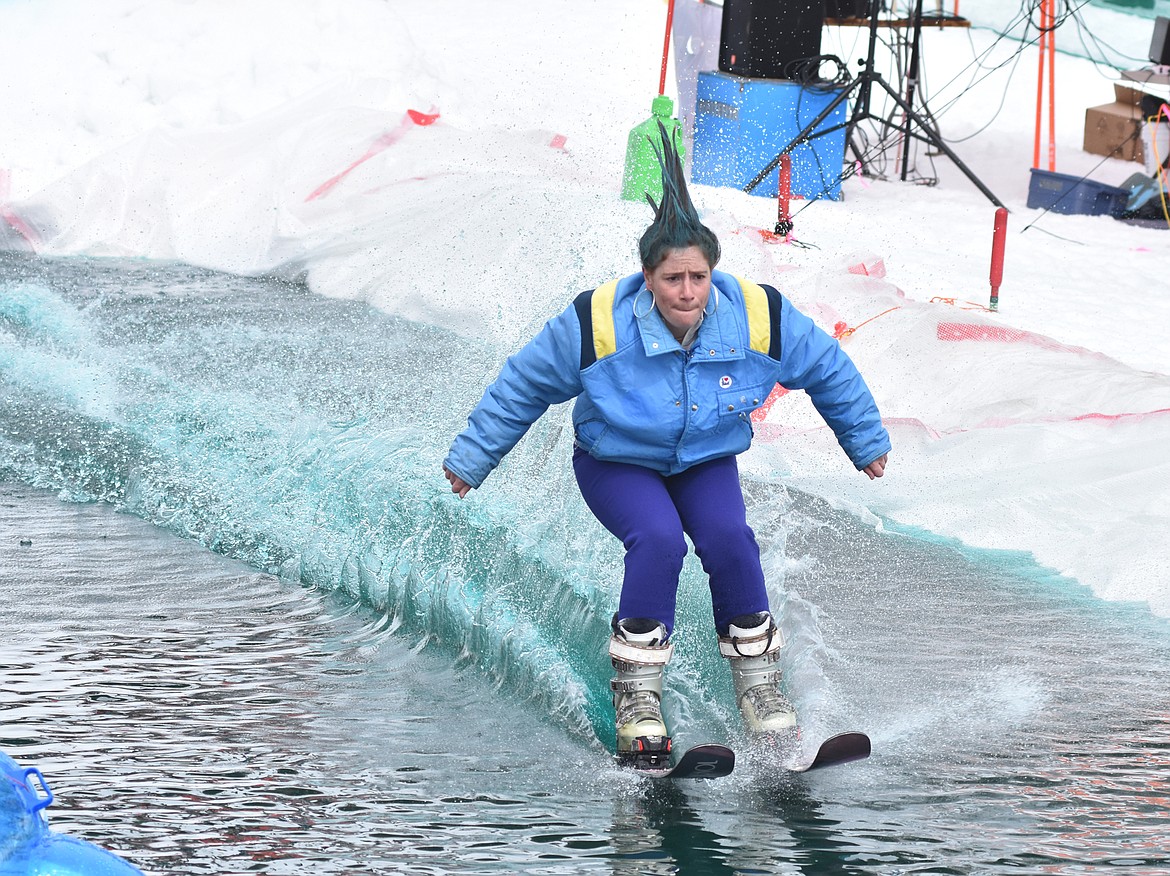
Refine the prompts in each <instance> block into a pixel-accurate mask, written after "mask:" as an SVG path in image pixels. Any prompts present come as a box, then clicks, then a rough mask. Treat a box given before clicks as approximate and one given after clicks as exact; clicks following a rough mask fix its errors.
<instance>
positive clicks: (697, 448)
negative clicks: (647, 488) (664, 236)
mask: <svg viewBox="0 0 1170 876" xmlns="http://www.w3.org/2000/svg"><path fill="white" fill-rule="evenodd" d="M711 281H712V286H713V288H712V290H711V299H710V300H709V301H708V305H707V317H706V318H705V319H704V321H703V323H702V325H701V326H700V328H699V333H698V337H697V339H696V342H695V344H694V346H693V347H692V348H691V349H690V350H689V351H687V350H684V349H683V348H682V347H681V346H680V345H679V343H678V341H676V340H675V339H674V337H673V335H671V333H670V330H669V329H668V328H667V326H666V323H665V322H663V320H662V317H661V316H659V314H658V311H657V310H653V309H650V307H649V305H650V296H649V293H648V292H645V291H643V290H644V289H645V283H644V281H643V278H642V274H641V273H637V274H631V275H630V276H628V277H625V278H624V279H621V280H616V281H612V282H610V283H607V284H605V285H604V286H599V287H598V288H597V289H594V290H592V291H590V292H585V293H583V294H582V295H580V296H578V297H577V299H576V300H575V301H574V302H573V304H571V305H570V306H569V307H568V308H566V309H565V311H564V312H563V313H561V314H560V315H559V316H556V317H554V318H553V319H551V320H549V321H548V323H546V324H545V326H544V328H543V329H542V330H541V332H540V334H538V335H537V336H536V337H535V338H534V339H533V340H532V341H530V342H529V343H528V344H527V345H526V346H525V347H524V348H523V349H521V350H520V351H519V352H517V353H516V354H515V355H513V356H511V357H510V358H509V359H508V361H507V362H506V363H505V364H504V367H503V369H502V370H501V372H500V375H499V377H498V378H496V380H495V382H494V383H492V385H491V386H489V387H488V388H487V391H486V392H485V393H484V396H483V399H482V400H481V401H480V403H479V404H478V405H477V406H476V407H475V410H473V411H472V412H471V415H470V417H469V418H468V426H467V429H465V430H464V431H463V432H462V433H460V435H459V436H458V437H457V438H456V439H455V442H454V443H453V444H452V445H451V451H450V453H449V454H448V456H447V459H446V461H445V462H444V465H445V466H446V467H447V469H448V470H450V471H451V472H452V473H453V474H456V475H458V476H459V477H460V478H462V479H463V480H464V481H466V482H467V483H468V484H471V485H472V486H473V487H478V486H479V485H480V484H482V483H483V481H484V478H486V477H487V476H488V474H489V473H490V472H491V471H492V469H493V468H495V467H496V466H497V465H499V463H500V460H501V459H503V458H504V456H505V455H506V454H507V453H508V451H510V450H511V449H512V448H513V447H514V446H515V445H516V442H517V441H519V440H520V438H521V437H523V435H524V433H525V432H526V431H527V430H528V428H529V427H530V426H531V425H532V424H533V423H534V422H536V420H537V418H539V417H540V415H541V414H543V413H544V412H545V411H546V410H547V409H548V407H549V405H553V404H558V403H560V402H565V401H568V400H569V399H571V398H576V399H577V402H576V406H575V408H574V410H573V427H574V430H575V433H576V441H577V444H578V445H579V446H580V447H582V448H584V449H585V450H586V451H588V452H589V453H590V454H591V455H592V456H594V457H596V458H597V459H601V460H607V461H613V462H625V463H632V464H634V465H641V466H645V467H646V468H650V469H653V470H654V471H657V472H659V473H660V474H663V475H672V474H677V473H679V472H681V471H684V470H685V469H687V468H690V467H691V466H693V465H697V464H698V463H701V462H706V461H707V460H710V459H715V458H718V457H721V456H730V455H733V454H737V453H741V452H743V451H744V450H746V449H747V448H748V446H749V445H750V444H751V440H752V424H751V412H752V411H753V410H755V409H756V408H758V407H759V406H760V405H761V404H763V402H764V400H765V399H767V397H768V394H769V393H770V392H771V391H772V388H773V387H774V386H775V385H776V384H777V383H779V384H781V385H782V386H784V387H785V388H787V389H803V390H805V391H806V392H807V393H808V395H809V397H810V398H811V399H812V403H813V405H815V406H816V409H817V410H818V411H819V412H820V414H821V416H822V417H824V419H825V422H826V423H828V424H829V426H830V427H831V428H832V429H833V432H834V433H835V434H836V436H837V440H838V442H840V444H841V447H842V448H843V449H844V451H845V453H846V454H847V455H848V456H849V459H850V460H851V461H852V462H853V464H854V465H855V466H856V467H857V468H858V469H859V470H860V469H863V468H865V467H866V466H867V465H869V464H870V463H871V462H873V461H874V460H875V459H877V458H878V457H880V456H881V455H882V454H884V453H888V452H889V450H890V438H889V435H888V434H887V433H886V430H885V429H884V428H883V427H882V423H881V415H880V414H879V413H878V409H877V405H876V404H875V403H874V400H873V396H872V395H871V394H870V391H869V388H868V387H867V386H866V385H865V381H864V380H862V378H861V375H860V374H859V373H858V371H857V368H856V366H854V364H853V362H852V360H851V359H850V358H849V357H848V356H847V355H846V354H845V352H844V351H843V350H842V349H841V347H840V345H839V344H838V343H837V342H836V341H835V340H834V339H833V338H831V337H830V336H829V335H827V334H826V333H825V332H824V331H822V330H821V329H820V328H818V327H817V326H816V325H815V324H814V323H813V322H812V320H810V319H809V318H808V317H807V316H805V315H804V314H802V313H800V312H799V311H798V310H797V309H796V308H795V307H793V306H792V304H791V302H789V301H788V299H786V298H785V297H784V296H783V295H781V294H780V293H779V292H778V291H776V290H775V289H773V288H772V287H770V286H758V285H756V284H755V283H749V282H745V281H743V280H740V279H738V278H736V277H733V276H731V275H730V274H725V273H722V272H721V271H712V272H711ZM639 292H641V293H642V294H641V297H640V298H639V297H638V295H639ZM635 299H637V300H638V307H637V310H636V311H635V306H634V304H635ZM647 311H649V312H647ZM712 311H713V312H712Z"/></svg>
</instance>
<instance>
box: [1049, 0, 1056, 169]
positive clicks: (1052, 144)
mask: <svg viewBox="0 0 1170 876" xmlns="http://www.w3.org/2000/svg"><path fill="white" fill-rule="evenodd" d="M1047 2H1048V27H1049V28H1050V29H1049V31H1048V169H1049V170H1051V171H1055V170H1056V0H1047Z"/></svg>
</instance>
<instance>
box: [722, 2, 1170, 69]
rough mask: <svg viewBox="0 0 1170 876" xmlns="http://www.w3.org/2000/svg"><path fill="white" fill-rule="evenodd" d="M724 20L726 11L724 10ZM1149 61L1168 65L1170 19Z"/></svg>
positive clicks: (1158, 29)
mask: <svg viewBox="0 0 1170 876" xmlns="http://www.w3.org/2000/svg"><path fill="white" fill-rule="evenodd" d="M724 20H726V9H724ZM1150 60H1151V61H1153V62H1154V63H1155V64H1170V18H1164V17H1163V16H1161V15H1159V16H1158V17H1157V18H1155V19H1154V38H1153V39H1152V40H1150Z"/></svg>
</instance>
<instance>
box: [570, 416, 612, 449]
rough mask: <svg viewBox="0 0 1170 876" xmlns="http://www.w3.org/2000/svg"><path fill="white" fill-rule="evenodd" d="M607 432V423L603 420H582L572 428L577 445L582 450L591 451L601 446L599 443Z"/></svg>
mask: <svg viewBox="0 0 1170 876" xmlns="http://www.w3.org/2000/svg"><path fill="white" fill-rule="evenodd" d="M608 432H609V424H608V423H606V422H605V420H599V419H592V420H582V421H581V422H580V423H578V424H577V426H576V428H575V429H574V433H573V434H574V437H575V439H576V441H577V445H578V446H579V447H581V448H582V449H583V450H587V451H589V452H593V451H595V450H599V449H600V448H601V443H602V441H603V440H604V439H605V436H606V433H608Z"/></svg>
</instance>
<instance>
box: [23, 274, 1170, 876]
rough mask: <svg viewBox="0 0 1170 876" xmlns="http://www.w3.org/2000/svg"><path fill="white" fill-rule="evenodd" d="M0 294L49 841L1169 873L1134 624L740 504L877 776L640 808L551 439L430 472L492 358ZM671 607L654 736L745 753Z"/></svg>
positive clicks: (150, 856)
mask: <svg viewBox="0 0 1170 876" xmlns="http://www.w3.org/2000/svg"><path fill="white" fill-rule="evenodd" d="M0 258H2V260H0V399H2V400H3V404H2V405H0V483H3V486H2V487H0V603H2V605H3V610H4V617H5V624H4V630H5V633H4V636H3V638H2V639H0V671H2V673H3V678H4V685H3V689H2V693H0V749H2V750H4V751H5V752H6V753H7V754H9V755H10V756H12V757H13V758H15V759H16V760H17V761H19V762H21V763H22V764H28V765H32V764H35V765H37V766H38V767H40V768H41V770H42V772H44V773H45V774H46V776H47V777H48V780H49V782H50V784H51V785H52V787H53V789H54V792H55V793H56V794H57V796H58V802H57V803H56V804H55V805H54V806H53V807H52V809H51V810H50V815H51V818H52V824H53V826H54V827H55V828H56V829H58V830H62V831H66V832H68V833H71V834H73V835H75V836H80V837H82V838H85V839H88V840H91V841H94V842H97V843H99V844H101V845H104V846H106V847H109V848H112V849H114V850H116V851H118V852H119V853H121V854H123V855H124V856H126V857H127V858H128V859H130V860H131V861H133V862H134V863H136V864H138V865H139V866H141V867H143V868H144V869H146V870H148V871H149V872H153V873H174V874H196V873H209V874H210V873H248V872H269V873H305V872H313V873H354V872H371V873H396V872H402V873H406V872H409V873H427V872H433V873H514V872H529V873H565V874H569V873H592V872H606V873H631V874H633V873H699V874H705V873H728V874H730V873H808V874H822V873H849V874H904V873H927V872H929V873H972V874H975V873H978V874H984V873H992V874H1006V873H1019V872H1021V871H1022V872H1059V873H1104V872H1114V871H1116V872H1124V873H1132V874H1145V873H1149V874H1153V873H1161V872H1165V871H1166V869H1167V868H1168V867H1170V854H1168V853H1167V851H1166V842H1165V837H1166V836H1167V835H1168V834H1170V815H1168V814H1167V807H1166V800H1167V799H1168V798H1170V788H1168V787H1167V785H1168V779H1167V776H1168V775H1170V770H1168V769H1167V767H1168V765H1170V764H1168V761H1170V735H1168V733H1167V731H1168V729H1170V713H1168V710H1167V701H1166V694H1165V691H1166V690H1167V687H1168V685H1167V681H1168V679H1167V675H1168V672H1170V635H1168V629H1167V625H1166V623H1165V622H1164V621H1161V620H1158V619H1156V618H1152V617H1151V616H1150V615H1149V614H1148V613H1147V612H1145V611H1144V610H1142V609H1141V608H1139V607H1136V606H1129V605H1119V604H1110V603H1103V602H1101V601H1099V600H1097V599H1095V598H1093V597H1092V596H1091V594H1089V593H1088V592H1087V591H1086V590H1084V589H1082V588H1079V587H1077V586H1076V585H1075V583H1073V582H1068V581H1065V580H1062V579H1059V578H1057V577H1055V576H1051V575H1047V574H1045V573H1044V571H1043V570H1040V569H1037V568H1035V567H1034V566H1033V565H1031V564H1030V563H1029V562H1028V560H1027V559H1026V558H1023V557H1014V556H1004V555H996V554H989V555H967V554H964V553H963V552H961V551H960V550H958V549H956V548H955V547H953V546H949V545H946V544H938V543H934V542H932V541H930V540H929V539H927V538H917V537H913V536H912V535H898V534H892V533H889V532H883V531H877V530H875V529H874V528H873V527H872V526H869V525H866V524H863V523H862V522H860V521H858V520H856V519H854V518H852V517H850V516H848V515H846V514H843V513H842V512H839V511H835V510H833V509H831V508H829V507H828V506H827V505H825V504H824V503H823V502H820V501H819V500H816V499H813V498H811V497H808V496H804V495H801V494H798V493H794V492H792V491H788V490H785V489H784V487H783V485H782V483H781V482H780V481H779V479H778V478H776V479H769V478H762V479H760V480H754V479H753V480H749V481H747V483H746V488H747V495H748V501H749V511H750V514H751V516H752V521H753V523H754V524H755V525H756V527H757V531H758V532H759V533H760V536H761V543H762V547H763V550H764V560H765V566H766V569H767V572H768V575H769V579H770V582H771V585H772V587H773V589H774V597H775V604H776V605H777V607H779V608H780V609H781V610H782V613H783V623H784V626H785V630H786V633H787V635H788V637H789V640H790V644H789V647H788V648H787V650H786V653H785V657H784V667H785V670H786V675H787V678H788V682H789V685H790V686H791V689H792V693H793V695H794V698H795V699H796V701H797V704H798V706H799V707H800V709H801V711H802V714H803V715H804V718H805V721H806V724H807V734H808V738H809V739H815V738H816V737H818V736H820V735H823V734H825V733H828V732H832V731H834V730H841V729H852V728H854V727H857V728H861V729H866V730H868V731H869V732H870V733H871V735H872V736H873V738H874V756H873V757H872V758H871V759H870V760H869V761H867V762H865V763H861V764H853V765H849V766H846V767H842V768H839V769H837V770H832V771H826V772H823V773H815V774H810V775H808V776H804V777H787V776H777V775H776V774H775V772H774V771H773V770H770V769H768V768H766V765H763V764H761V763H759V762H757V761H755V760H754V759H752V758H750V757H746V756H745V757H743V758H741V763H740V765H739V767H738V768H737V771H736V773H735V774H734V775H733V776H731V777H729V778H727V779H722V780H718V781H715V782H706V783H692V784H686V785H666V784H661V783H643V782H639V781H637V780H635V779H632V778H631V777H629V776H627V775H625V774H622V773H620V772H618V771H617V770H615V769H613V768H612V767H611V766H610V764H609V759H608V755H607V752H606V750H605V747H604V744H603V743H608V741H609V737H608V734H607V730H606V728H607V722H608V721H609V720H611V719H610V718H609V716H608V713H607V711H606V708H607V707H606V703H605V701H606V699H607V691H606V679H607V677H608V667H607V666H606V659H605V654H604V640H605V635H606V629H607V623H608V617H609V613H610V612H611V611H612V605H613V603H614V599H615V589H614V584H613V582H614V581H616V580H617V578H618V575H619V573H620V567H621V558H620V552H619V551H618V550H617V549H616V548H615V546H614V545H612V544H611V543H610V542H611V541H612V539H610V538H609V536H607V535H606V534H605V533H604V532H603V531H602V530H601V529H600V528H599V527H598V526H597V525H596V524H595V523H594V522H592V521H591V519H590V518H589V516H588V513H587V512H586V511H585V510H584V509H583V508H582V507H581V504H580V499H579V497H578V496H577V495H576V493H575V487H574V486H573V484H572V476H571V472H570V469H569V466H568V456H569V436H568V433H567V430H566V428H565V427H566V417H565V412H564V410H561V409H558V410H554V411H553V412H550V414H549V416H548V417H547V418H546V420H544V421H542V423H541V424H539V425H538V427H537V429H535V430H534V433H533V434H532V435H531V436H530V437H529V438H528V439H526V440H525V441H524V442H523V443H522V444H521V445H520V447H518V448H517V450H516V451H515V453H514V454H513V456H512V457H510V459H509V460H508V461H507V462H506V463H505V465H504V467H503V468H504V470H503V471H501V472H499V473H498V474H497V475H495V476H493V479H492V480H490V481H489V483H488V485H486V486H485V488H484V489H483V490H481V491H477V493H476V494H475V495H474V498H473V499H471V500H469V501H466V502H463V503H460V502H457V501H456V500H454V499H453V498H451V497H449V496H448V495H446V494H445V491H444V487H445V482H443V481H442V480H441V477H440V476H439V475H438V463H439V461H440V460H441V458H442V453H443V450H444V448H445V447H446V444H447V443H448V441H449V438H450V435H451V434H452V433H453V432H454V430H456V429H457V428H458V426H459V423H460V421H461V420H462V418H463V417H464V416H465V411H466V409H467V407H468V406H469V405H470V404H471V403H472V402H473V401H474V398H475V397H476V396H477V395H478V392H479V391H480V389H481V388H482V385H483V383H484V381H485V380H486V379H488V378H489V377H490V374H491V371H492V369H493V368H494V367H496V364H497V363H498V357H499V355H500V354H499V351H498V350H495V349H493V348H491V347H489V346H488V345H486V344H476V343H471V342H468V341H466V340H463V339H459V338H457V337H455V336H453V335H450V334H449V333H446V332H444V331H442V330H439V329H437V328H435V327H433V326H426V325H419V324H414V323H410V322H408V321H405V320H398V319H395V318H392V317H389V316H386V315H383V314H379V313H377V312H375V311H372V310H369V309H368V308H366V307H365V306H363V305H360V304H356V303H353V302H344V301H332V300H326V299H322V298H319V297H316V296H313V295H311V294H309V293H308V292H307V291H306V290H304V289H303V288H301V287H300V286H297V285H295V284H289V283H281V282H275V281H269V280H254V279H252V280H249V279H240V278H234V277H227V276H222V275H217V274H213V273H209V272H205V271H199V270H196V269H192V268H188V267H183V266H168V265H156V264H150V263H144V262H111V261H99V262H91V261H84V260H65V261H35V260H29V259H25V258H20V257H15V256H3V257H0ZM1103 549H1108V548H1107V546H1103ZM684 578H685V580H684V586H683V597H682V601H681V605H680V623H679V655H678V657H677V659H676V662H675V664H674V665H672V672H671V679H670V685H671V690H670V694H669V696H668V700H667V705H668V709H669V711H670V713H671V714H672V715H674V716H675V718H674V725H675V728H674V729H675V733H676V738H677V739H678V740H679V742H680V744H684V745H686V744H692V743H695V742H700V741H706V740H708V739H727V740H730V741H731V742H732V743H733V744H735V745H737V746H738V747H740V748H743V747H744V740H743V739H742V738H741V736H740V735H739V732H738V730H737V727H736V721H735V717H734V714H733V711H732V707H731V703H730V690H729V688H730V685H729V684H728V682H727V679H726V669H725V667H724V666H723V665H722V663H721V661H720V659H719V658H718V657H717V656H716V655H715V653H714V652H715V648H714V642H713V641H712V639H711V636H710V634H709V632H708V629H707V620H706V619H707V617H708V616H709V614H708V613H709V605H708V601H707V598H706V596H705V594H704V592H703V583H702V578H701V575H700V574H699V572H698V570H697V568H696V567H695V565H694V564H693V563H690V564H688V567H687V570H686V572H685V574H684Z"/></svg>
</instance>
